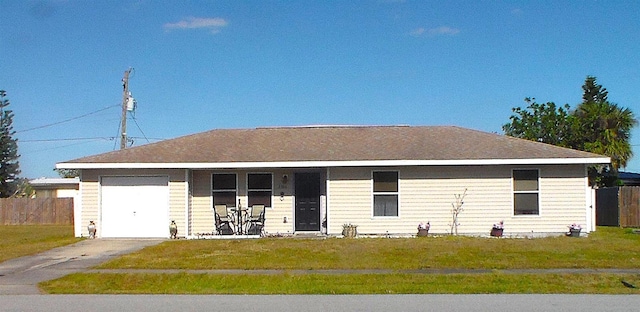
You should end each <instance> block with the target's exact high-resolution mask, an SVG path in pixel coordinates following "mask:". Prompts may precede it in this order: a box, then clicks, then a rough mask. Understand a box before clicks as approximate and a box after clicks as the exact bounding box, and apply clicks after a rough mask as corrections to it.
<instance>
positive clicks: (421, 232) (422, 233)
mask: <svg viewBox="0 0 640 312" xmlns="http://www.w3.org/2000/svg"><path fill="white" fill-rule="evenodd" d="M427 235H429V229H418V237H423V236H427Z"/></svg>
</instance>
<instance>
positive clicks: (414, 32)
mask: <svg viewBox="0 0 640 312" xmlns="http://www.w3.org/2000/svg"><path fill="white" fill-rule="evenodd" d="M425 31H427V30H426V29H424V28H422V27H420V28H416V29H414V30H412V31H411V35H412V36H415V37H419V36H422V34H424V32H425Z"/></svg>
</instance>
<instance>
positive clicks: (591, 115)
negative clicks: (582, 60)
mask: <svg viewBox="0 0 640 312" xmlns="http://www.w3.org/2000/svg"><path fill="white" fill-rule="evenodd" d="M582 90H583V94H582V103H580V104H579V105H578V106H577V107H576V109H575V110H571V109H570V107H569V105H568V104H565V105H564V106H563V107H557V106H556V105H555V104H554V103H553V102H547V103H543V104H540V103H536V102H535V99H531V98H526V99H525V102H526V103H527V107H526V108H520V107H516V108H513V109H512V111H513V113H514V114H513V115H512V116H511V117H510V120H511V122H510V123H508V124H505V125H503V126H502V130H504V132H505V134H506V135H509V136H513V137H518V138H523V139H527V140H532V141H538V142H544V143H548V144H553V145H558V146H562V147H569V148H573V149H578V150H582V151H587V152H592V153H596V154H600V155H606V156H608V157H610V158H611V167H610V168H607V167H603V166H595V167H593V168H590V170H589V172H590V178H591V181H592V183H594V184H598V185H600V186H611V185H613V184H614V182H615V181H616V180H617V172H618V170H619V169H620V168H622V167H625V166H626V164H627V162H628V161H629V159H631V157H632V156H633V153H632V149H631V144H630V138H631V130H632V129H633V127H635V126H636V125H637V124H638V121H637V120H636V119H635V117H634V115H633V112H632V111H631V110H630V109H629V108H623V107H620V106H618V105H617V104H613V103H611V102H609V99H608V95H609V92H608V91H607V89H606V88H604V87H602V85H599V84H598V83H597V80H596V77H593V76H587V78H586V79H585V82H584V85H583V86H582Z"/></svg>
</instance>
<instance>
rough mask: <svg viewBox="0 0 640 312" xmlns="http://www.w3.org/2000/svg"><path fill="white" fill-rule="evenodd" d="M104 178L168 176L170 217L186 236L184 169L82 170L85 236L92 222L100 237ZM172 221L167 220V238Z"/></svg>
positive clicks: (185, 183)
mask: <svg viewBox="0 0 640 312" xmlns="http://www.w3.org/2000/svg"><path fill="white" fill-rule="evenodd" d="M102 176H132V177H135V176H168V177H169V217H170V219H171V220H175V221H176V224H177V225H178V231H179V232H178V235H179V236H184V235H186V234H185V233H182V232H184V230H183V229H184V228H185V221H186V220H185V209H186V208H187V207H186V197H185V192H187V181H185V174H184V170H182V169H164V170H158V169H100V170H98V169H96V170H89V169H84V170H82V182H81V183H82V195H81V196H82V224H83V227H84V229H83V230H82V233H83V235H87V229H86V225H88V224H89V221H90V220H93V221H96V223H97V226H98V236H100V229H101V224H100V217H99V216H100V182H99V181H100V177H102ZM169 223H170V220H167V236H168V231H169Z"/></svg>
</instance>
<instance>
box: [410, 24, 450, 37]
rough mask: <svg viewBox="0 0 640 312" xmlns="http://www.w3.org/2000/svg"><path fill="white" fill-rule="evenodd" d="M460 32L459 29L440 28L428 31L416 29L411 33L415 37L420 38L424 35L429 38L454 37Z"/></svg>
mask: <svg viewBox="0 0 640 312" xmlns="http://www.w3.org/2000/svg"><path fill="white" fill-rule="evenodd" d="M459 32H460V30H459V29H457V28H451V27H449V26H440V27H436V28H430V29H426V28H423V27H420V28H416V29H414V30H412V31H411V33H410V34H411V35H412V36H414V37H420V36H423V35H429V36H453V35H457V34H458V33H459Z"/></svg>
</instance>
